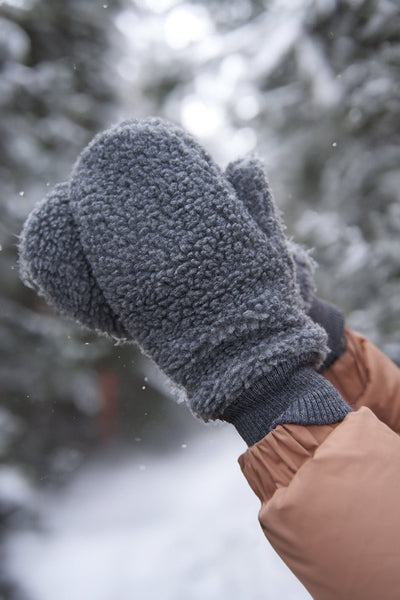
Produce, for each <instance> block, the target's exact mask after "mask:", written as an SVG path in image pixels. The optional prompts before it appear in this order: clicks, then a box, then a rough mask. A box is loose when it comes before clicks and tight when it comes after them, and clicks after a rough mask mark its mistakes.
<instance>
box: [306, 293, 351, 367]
mask: <svg viewBox="0 0 400 600" xmlns="http://www.w3.org/2000/svg"><path fill="white" fill-rule="evenodd" d="M308 316H309V317H310V318H311V319H312V320H313V321H314V323H318V325H321V327H323V328H324V329H325V331H326V333H327V334H328V347H329V350H330V352H329V354H328V355H327V357H326V358H325V360H324V362H323V363H322V365H321V366H320V367H319V369H318V372H319V373H322V371H323V370H324V369H327V368H328V367H329V366H330V365H331V364H332V363H334V362H335V360H336V359H337V358H339V357H340V356H342V354H343V353H344V351H345V350H346V339H345V336H344V316H343V314H342V313H341V311H340V310H339V309H338V308H336V307H335V306H333V305H332V304H329V302H325V300H321V299H320V298H313V301H312V304H311V308H310V310H309V311H308Z"/></svg>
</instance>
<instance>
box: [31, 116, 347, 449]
mask: <svg viewBox="0 0 400 600" xmlns="http://www.w3.org/2000/svg"><path fill="white" fill-rule="evenodd" d="M64 191H67V192H68V197H67V194H66V195H65V197H63V199H62V200H60V201H59V202H58V203H57V202H55V201H54V200H52V198H53V196H51V197H50V198H48V200H47V202H48V203H49V205H50V208H51V207H53V208H54V210H55V213H56V214H55V215H52V216H51V217H50V218H49V217H48V212H49V210H50V208H49V207H47V208H43V206H42V207H41V208H40V209H39V210H38V213H37V214H36V216H34V217H31V223H34V225H35V226H32V224H31V225H29V221H28V224H27V225H26V227H25V229H24V234H23V237H22V240H21V257H22V258H21V264H22V269H21V270H22V275H23V277H24V274H25V278H26V277H27V278H28V280H29V281H31V280H32V279H35V277H36V278H37V279H39V280H40V281H39V285H38V287H39V288H41V289H42V291H43V289H44V288H46V286H48V287H50V288H51V295H52V296H53V302H54V301H55V300H54V297H56V299H57V302H58V300H60V298H61V300H60V302H58V303H59V304H60V305H61V306H62V310H63V312H65V313H67V314H71V315H73V313H77V305H78V303H77V302H76V299H75V297H74V298H72V299H70V298H69V297H68V296H65V297H62V293H61V294H59V295H58V291H59V290H63V289H65V279H66V280H68V278H69V277H70V274H66V275H63V276H60V274H59V272H58V270H57V271H54V272H52V278H53V281H52V282H51V284H49V277H47V275H46V273H45V272H44V271H46V268H47V269H48V263H46V259H44V257H43V256H42V255H41V253H42V252H46V251H47V250H48V248H49V247H50V248H51V243H50V239H51V238H52V237H54V236H56V237H57V239H58V240H64V241H65V240H70V241H69V242H68V243H67V242H66V241H65V247H64V242H63V248H64V250H65V256H68V247H69V244H70V246H71V251H72V255H73V256H72V258H73V260H72V261H71V264H72V269H73V270H74V271H75V272H76V276H77V277H78V278H83V279H84V280H85V282H86V284H87V283H88V282H89V289H91V290H92V296H90V295H87V296H86V298H85V302H84V307H85V308H84V311H81V312H80V313H79V315H78V318H80V320H81V321H82V322H85V324H87V325H89V326H90V324H91V323H94V324H95V326H96V327H98V325H99V318H98V314H97V311H98V307H99V306H100V305H101V306H102V307H107V311H106V314H107V317H108V320H107V318H102V319H101V327H100V328H103V329H104V330H105V331H108V332H110V333H112V334H114V335H115V334H117V335H120V336H121V337H125V334H126V337H127V338H132V339H135V340H136V342H137V343H138V344H139V345H140V346H141V347H142V348H143V350H144V351H145V352H146V353H147V354H148V355H150V356H151V357H152V358H153V359H154V360H155V361H156V362H157V363H158V365H159V366H160V367H161V369H163V370H164V372H165V373H166V374H167V375H169V376H170V377H171V378H172V379H173V380H174V381H175V383H177V384H178V385H180V386H183V387H184V388H185V389H186V391H187V393H188V399H189V404H190V406H191V408H192V410H193V411H194V412H195V413H196V414H197V415H199V416H200V417H201V418H203V419H204V420H206V421H207V420H209V419H218V418H222V419H224V418H225V419H226V420H231V422H234V423H235V425H237V422H238V421H240V422H242V421H243V422H244V423H245V425H244V426H243V427H244V429H246V428H247V425H246V422H248V421H249V418H248V415H249V411H248V409H249V407H250V409H251V410H253V408H254V403H256V405H257V411H258V412H260V410H261V409H262V410H261V412H262V419H261V421H262V428H261V429H262V431H263V432H265V433H266V432H267V431H268V430H269V429H270V428H272V427H273V426H274V425H275V424H277V423H279V422H281V423H284V422H295V423H307V424H312V423H328V422H330V423H331V422H336V421H338V420H341V419H342V418H343V417H344V416H345V414H347V412H348V408H346V405H345V404H344V401H343V400H342V399H341V397H340V396H339V395H338V394H337V393H336V392H335V390H334V388H333V387H332V386H330V385H329V384H328V383H327V382H326V381H325V380H323V378H321V379H322V380H323V383H321V381H320V380H318V386H316V385H314V386H311V388H310V387H309V386H308V383H307V382H310V378H311V380H312V382H313V381H314V380H313V378H314V377H319V376H317V375H316V374H313V373H314V371H313V370H312V368H311V367H315V366H317V365H318V364H319V363H320V362H321V360H322V359H323V357H324V355H325V352H326V348H325V334H324V332H323V331H322V330H321V328H319V327H318V326H317V325H315V324H314V323H313V322H312V321H311V319H309V318H308V317H307V316H306V315H305V314H304V312H303V310H302V303H301V301H300V299H299V296H298V294H297V291H296V285H295V281H294V271H293V269H294V267H293V262H292V259H291V256H290V252H289V250H288V248H287V243H286V240H285V237H284V234H283V231H282V225H281V222H280V220H279V218H278V217H277V216H276V214H275V209H274V206H273V203H272V199H271V205H270V207H269V209H268V210H269V214H270V220H269V223H268V231H267V235H266V234H265V233H264V232H263V231H261V229H260V228H259V227H258V225H257V224H256V223H255V222H254V220H253V219H252V217H251V216H250V214H249V213H248V211H247V209H246V208H245V207H244V205H243V203H242V202H241V201H240V200H239V199H238V198H237V196H236V194H235V193H234V191H233V188H232V186H231V185H230V184H229V183H228V181H227V179H226V178H225V177H224V176H223V174H222V173H221V171H220V170H219V169H218V167H217V166H216V165H215V164H214V163H213V162H212V160H211V159H210V158H209V157H208V155H207V154H206V153H205V152H204V150H203V149H202V148H201V147H199V146H198V145H197V143H196V142H195V141H194V140H192V139H191V138H190V139H189V138H188V136H186V135H185V134H183V132H182V131H181V130H179V129H178V128H176V127H175V126H171V125H170V124H166V123H164V122H162V121H160V120H157V119H148V120H146V121H142V122H137V121H130V122H126V123H123V124H121V125H119V126H116V127H114V128H112V129H110V130H108V131H105V132H103V133H102V134H99V135H98V136H96V137H95V139H94V140H93V141H92V142H91V144H89V146H88V147H87V148H86V149H85V150H84V151H83V152H82V154H81V156H80V157H79V158H78V160H77V162H76V164H75V167H74V169H73V173H72V176H71V180H70V184H69V188H68V189H67V190H64ZM44 206H46V203H45V205H44ZM63 211H64V212H63ZM50 212H51V210H50ZM41 224H42V225H43V227H42V225H41ZM34 247H36V255H37V257H38V258H37V259H35V260H34V259H33V255H34V254H35V252H34V250H33V248H34ZM53 254H54V256H56V259H55V262H58V264H64V263H65V262H67V260H66V259H65V260H64V261H63V260H62V258H61V257H60V255H59V253H57V251H53ZM78 255H79V256H78ZM82 257H83V258H84V260H83V258H82ZM32 261H33V262H35V261H36V262H35V264H36V267H35V268H32V266H31V262H32ZM43 264H46V267H45V268H44V269H42V268H41V267H42V265H43ZM37 265H39V267H38V266H37ZM26 274H27V275H26ZM38 274H39V275H38ZM36 283H38V281H37V280H36ZM78 288H79V286H75V287H74V290H77V289H78ZM84 289H86V286H85V285H84ZM54 290H56V292H54ZM99 292H101V296H100V295H99ZM44 293H46V292H44ZM47 293H48V288H47ZM93 298H94V300H93V301H91V300H92V299H93ZM102 310H105V308H103V309H102ZM92 312H93V314H91V313H92ZM121 333H122V335H121ZM314 383H315V382H314ZM298 386H300V387H298ZM307 386H308V387H307ZM326 386H328V387H326ZM300 389H302V390H303V391H302V392H301V393H300ZM282 390H284V392H283V393H281V392H282ZM296 390H297V392H298V393H297V392H296ZM303 392H304V393H303ZM259 409H260V410H259ZM251 410H250V412H251ZM238 412H239V413H240V414H243V413H246V415H245V417H244V420H243V419H241V416H240V415H239V417H238V418H237V413H238ZM243 427H242V425H241V424H240V423H239V427H238V428H239V430H240V429H242V430H243ZM260 427H261V425H260ZM260 431H261V430H259V431H258V432H257V434H256V435H257V436H258V435H259V433H260ZM252 438H253V433H251V434H249V435H248V436H247V439H250V440H251V439H252Z"/></svg>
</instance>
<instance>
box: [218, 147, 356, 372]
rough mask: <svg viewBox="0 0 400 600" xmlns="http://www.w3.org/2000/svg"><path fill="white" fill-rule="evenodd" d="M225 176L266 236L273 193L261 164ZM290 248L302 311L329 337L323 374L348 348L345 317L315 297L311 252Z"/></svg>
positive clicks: (253, 161)
mask: <svg viewBox="0 0 400 600" xmlns="http://www.w3.org/2000/svg"><path fill="white" fill-rule="evenodd" d="M225 175H226V177H227V179H228V180H229V181H230V183H231V184H232V186H233V188H234V190H235V192H236V194H237V196H238V198H239V199H240V200H241V201H242V202H243V204H244V205H245V206H246V208H247V210H248V211H249V213H250V214H251V216H252V217H253V219H254V220H255V221H256V223H257V224H258V225H259V227H260V228H261V229H262V231H264V232H265V233H267V232H268V226H269V219H270V216H269V206H270V205H271V191H270V188H269V184H268V181H267V179H266V177H265V173H264V166H263V163H262V161H261V160H259V159H258V158H256V157H254V156H250V157H246V158H243V159H239V160H236V161H234V162H232V163H230V164H229V165H228V167H227V169H226V171H225ZM288 246H289V250H290V252H291V254H292V256H293V260H294V265H295V273H296V283H297V287H298V291H299V293H300V297H301V299H302V301H303V309H304V310H305V312H306V313H307V314H308V315H309V316H310V317H311V318H312V320H313V321H314V322H316V323H318V324H319V325H321V326H322V327H323V328H324V329H325V331H326V332H327V334H328V346H329V349H330V351H329V353H328V355H327V356H326V358H325V360H324V362H323V363H322V364H321V365H320V367H319V371H323V370H324V369H326V368H327V367H328V366H330V365H331V364H332V363H333V362H334V361H335V360H336V359H337V358H339V357H340V356H341V355H342V354H343V352H344V351H345V349H346V342H345V336H344V317H343V314H342V313H341V312H340V310H338V309H337V308H336V307H335V306H333V305H332V304H329V303H328V302H326V301H324V300H321V299H320V298H317V297H316V295H315V293H316V286H315V283H314V275H315V267H316V263H315V261H314V260H313V258H312V257H311V255H310V252H309V251H307V250H306V249H305V248H304V247H303V246H301V245H300V244H297V243H296V242H294V241H292V240H289V241H288Z"/></svg>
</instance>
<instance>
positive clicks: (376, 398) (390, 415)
mask: <svg viewBox="0 0 400 600" xmlns="http://www.w3.org/2000/svg"><path fill="white" fill-rule="evenodd" d="M345 336H346V352H345V353H344V354H343V356H341V357H340V358H339V359H338V360H337V361H336V362H334V363H333V365H332V366H331V367H329V368H328V369H326V371H324V372H323V373H322V374H323V375H324V377H326V378H327V379H328V380H329V381H330V382H331V383H333V385H334V386H335V387H336V389H338V390H339V392H340V393H341V394H342V396H343V398H344V399H345V400H346V402H348V404H350V406H351V407H352V408H353V409H354V410H357V409H358V408H360V407H361V406H368V408H370V409H371V410H372V411H373V412H374V413H375V414H376V416H377V417H378V419H380V420H381V421H383V422H384V423H386V425H388V426H389V427H390V428H391V429H393V431H396V433H399V434H400V369H399V368H398V367H397V366H396V365H395V364H394V363H393V362H392V361H391V360H390V359H389V358H388V357H387V356H385V355H384V354H383V353H382V352H381V351H380V350H378V348H377V347H376V346H374V345H373V344H372V343H371V342H370V341H368V340H367V339H366V338H365V337H363V336H362V335H359V334H358V333H354V332H353V331H351V330H350V329H348V328H346V329H345ZM399 598H400V592H399Z"/></svg>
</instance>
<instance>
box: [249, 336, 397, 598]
mask: <svg viewBox="0 0 400 600" xmlns="http://www.w3.org/2000/svg"><path fill="white" fill-rule="evenodd" d="M346 335H347V336H348V347H347V351H346V353H345V354H344V355H343V357H341V359H339V360H338V361H336V363H335V364H334V365H333V366H332V367H331V368H330V369H329V371H330V372H329V373H327V376H328V378H329V379H330V381H332V382H333V383H334V384H335V385H336V386H337V387H338V388H339V390H340V391H341V392H342V394H343V395H344V397H345V398H346V399H347V400H348V401H349V402H350V403H351V404H352V405H353V406H354V408H355V409H359V410H356V411H355V412H353V413H351V414H349V415H348V416H347V417H346V418H345V419H344V421H342V422H341V423H339V424H336V425H323V426H316V425H314V426H308V427H304V426H300V425H279V426H278V427H276V428H275V429H274V430H273V431H271V432H270V433H269V434H268V435H267V436H266V437H264V438H263V439H262V440H260V441H259V442H258V443H257V444H255V445H254V446H252V447H250V448H249V449H248V450H247V452H246V453H245V454H243V455H242V456H241V457H240V459H239V463H240V465H241V468H242V471H243V473H244V475H245V477H246V478H247V480H248V482H249V484H250V486H251V487H252V489H253V490H254V492H255V493H256V494H257V496H258V497H259V499H260V501H261V509H260V513H259V519H260V523H261V527H262V529H263V531H264V533H265V535H266V536H267V538H268V539H269V541H270V543H271V544H272V546H273V547H274V548H275V550H276V551H277V552H278V554H279V555H280V556H281V557H282V559H283V560H284V561H285V562H286V564H287V565H288V566H289V568H290V569H291V570H292V571H293V572H294V573H295V575H296V576H297V577H298V578H299V580H300V581H301V582H302V583H303V585H304V586H305V587H306V588H307V589H308V591H309V592H310V594H311V595H312V597H313V598H315V599H316V600H350V599H351V600H376V599H377V598H379V599H380V600H397V599H398V598H399V597H400V592H399V590H400V512H399V506H400V477H399V473H400V437H399V436H398V435H397V433H396V431H399V424H400V419H399V408H398V406H397V404H399V402H400V396H399V393H400V392H399V383H400V378H399V370H398V369H397V367H395V365H393V363H391V362H390V361H389V360H388V359H387V358H386V357H385V356H384V355H383V354H382V353H380V352H379V351H378V350H377V349H376V348H375V347H374V346H373V345H372V344H370V343H369V342H367V341H366V340H365V338H362V337H361V336H357V334H353V333H351V332H347V333H346ZM360 407H361V408H360ZM372 411H374V412H375V413H376V414H377V415H378V416H380V417H381V418H382V420H384V421H386V423H387V425H386V424H385V423H384V422H382V421H381V420H380V419H378V418H377V416H376V414H374V412H372ZM388 425H389V426H388Z"/></svg>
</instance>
